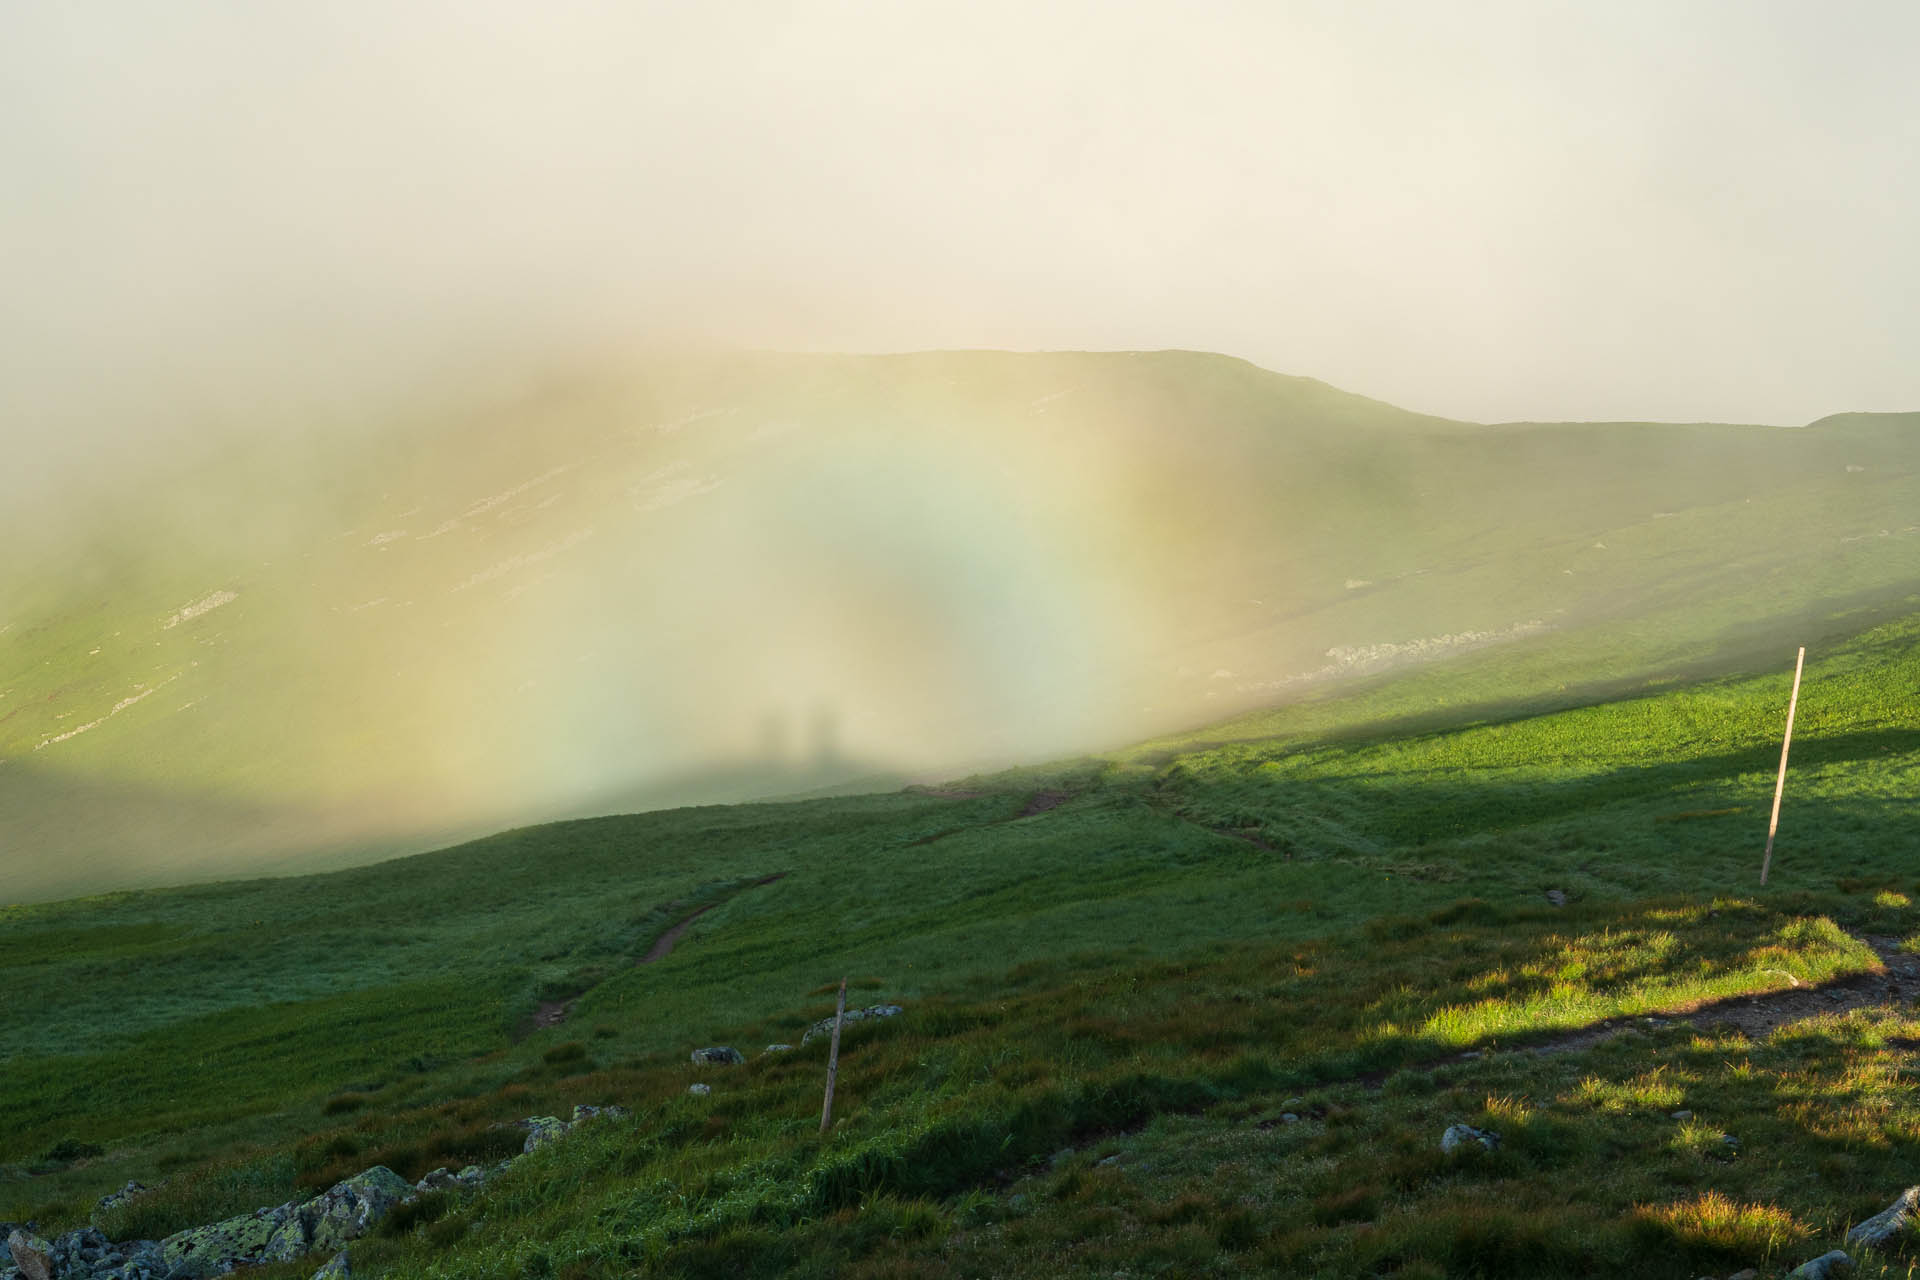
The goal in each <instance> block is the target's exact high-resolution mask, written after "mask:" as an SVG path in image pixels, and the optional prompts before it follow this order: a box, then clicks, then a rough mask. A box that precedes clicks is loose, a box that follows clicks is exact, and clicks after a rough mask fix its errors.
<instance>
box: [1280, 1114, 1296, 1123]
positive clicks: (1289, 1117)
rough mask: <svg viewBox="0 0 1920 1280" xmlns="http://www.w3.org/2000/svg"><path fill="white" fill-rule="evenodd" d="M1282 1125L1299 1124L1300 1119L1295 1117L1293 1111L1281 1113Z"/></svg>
mask: <svg viewBox="0 0 1920 1280" xmlns="http://www.w3.org/2000/svg"><path fill="white" fill-rule="evenodd" d="M1280 1123H1281V1124H1299V1123H1300V1117H1299V1116H1297V1115H1295V1114H1294V1113H1293V1112H1291V1111H1282V1112H1281V1113H1280Z"/></svg>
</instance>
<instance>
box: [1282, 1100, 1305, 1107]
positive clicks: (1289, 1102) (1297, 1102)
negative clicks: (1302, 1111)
mask: <svg viewBox="0 0 1920 1280" xmlns="http://www.w3.org/2000/svg"><path fill="white" fill-rule="evenodd" d="M1305 1102H1306V1099H1305V1098H1288V1099H1287V1100H1286V1101H1285V1102H1283V1103H1281V1104H1280V1105H1281V1106H1283V1107H1298V1106H1301V1105H1303V1104H1304V1103H1305Z"/></svg>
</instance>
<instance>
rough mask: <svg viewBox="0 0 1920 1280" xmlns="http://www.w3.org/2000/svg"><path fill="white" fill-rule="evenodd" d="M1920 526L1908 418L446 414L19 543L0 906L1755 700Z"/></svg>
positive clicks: (187, 470)
mask: <svg viewBox="0 0 1920 1280" xmlns="http://www.w3.org/2000/svg"><path fill="white" fill-rule="evenodd" d="M116 483H117V484H118V487H117V488H116V487H114V485H115V484H116ZM1917 513H1920V415H1914V414H1899V415H1888V414H1841V415H1837V416H1835V417H1831V418H1827V419H1823V420H1822V421H1820V422H1818V423H1815V424H1813V425H1812V426H1811V427H1809V428H1805V429H1796V430H1783V429H1777V428H1767V427H1750V426H1724V425H1673V424H1649V423H1608V424H1530V423H1511V424H1501V425H1495V426H1484V425H1476V424H1469V423H1461V422H1451V421H1446V420H1443V419H1438V418H1432V417H1426V416H1423V415H1419V414H1415V413H1409V412H1406V411H1404V410H1401V409H1396V408H1394V407H1392V406H1390V405H1385V404H1381V403H1379V402H1377V401H1373V400H1368V399H1365V398H1362V397H1360V396H1355V395H1350V394H1348V393H1346V392H1342V391H1339V390H1336V389H1334V388H1332V387H1329V386H1326V385H1325V384H1323V383H1319V382H1316V381H1313V380H1312V379H1307V378H1297V377H1287V376H1283V375H1279V374H1275V373H1270V372H1267V371H1265V370H1261V369H1258V368H1255V367H1254V366H1252V365H1249V364H1246V363H1244V362H1242V361H1238V360H1234V359H1229V358H1226V357H1222V356H1215V355H1206V354H1197V353H1189V352H1158V353H1110V354H1084V353H1065V354H1024V355H1016V354H1006V353H995V352H956V353H929V354H920V355H900V356H788V355H767V354H753V355H738V356H730V357H724V358H722V357H703V358H697V359H695V358H685V359H674V360H671V361H669V360H665V359H638V360H635V361H634V362H633V363H632V364H631V365H629V366H627V367H622V368H610V369H607V370H604V371H602V372H601V373H600V374H598V375H596V376H593V377H574V378H572V379H570V380H561V381H555V382H550V383H548V384H545V385H544V386H543V387H542V388H541V389H540V390H539V391H537V392H530V393H528V394H526V395H524V396H521V397H518V398H513V399H504V400H501V401H498V402H492V403H484V404H475V403H463V402H461V401H460V400H459V399H458V397H455V396H451V395H450V396H449V397H448V398H447V401H446V407H445V408H444V409H443V410H441V411H439V412H435V413H431V414H428V413H421V412H414V413H412V414H411V415H410V416H405V417H396V418H395V419H394V420H392V421H382V422H378V423H364V424H360V426H359V427H358V428H357V429H354V430H343V431H338V432H330V431H324V430H319V429H316V430H315V431H314V432H312V433H311V434H309V435H305V436H301V437H299V438H297V439H291V438H288V437H286V436H278V437H275V438H274V439H273V440H272V441H266V440H260V441H254V442H251V443H243V444H240V445H235V444H233V443H232V442H231V441H229V442H227V443H226V444H225V445H223V446H222V447H221V448H219V449H217V450H216V449H213V448H211V447H210V448H209V450H208V451H207V452H206V453H205V454H204V455H203V456H197V457H192V458H181V459H179V460H178V461H177V465H176V466H175V469H174V470H172V471H170V472H168V473H166V474H149V475H143V476H140V477H137V478H135V477H130V478H125V479H124V480H121V481H118V482H113V483H109V482H107V481H103V482H102V487H101V489H100V491H99V492H98V493H97V494H96V495H94V496H93V497H92V498H90V499H89V501H88V504H87V506H86V507H85V508H84V509H82V510H79V511H75V510H71V509H68V510H63V511H54V510H52V509H48V510H42V511H30V510H22V511H13V512H8V513H6V514H5V516H4V517H0V521H4V522H5V523H6V524H7V525H8V526H9V527H7V528H4V529H0V536H5V537H6V538H7V540H8V541H7V544H8V546H9V547H10V548H15V549H17V551H18V554H10V555H9V556H8V557H6V559H5V562H4V563H3V564H0V848H4V850H5V853H6V856H5V858H4V859H0V901H14V900H24V899H29V898H39V897H47V896H53V895H59V894H68V893H76V892H81V891H86V890H94V889H103V888H112V887H120V886H127V885H134V884H153V883H160V882H170V881H177V880H182V879H191V878H202V877H206V876H211V875H229V874H234V873H236V872H241V871H249V870H253V871H263V870H276V871H279V870H293V869H314V868H318V867H322V866H327V865H338V864H341V863H345V862H353V861H365V860H368V859H371V858H374V857H378V856H382V855H384V854H389V853H393V852H398V851H402V850H406V849H418V848H424V847H428V846H430V845H432V844H437V843H442V842H444V841H446V840H448V839H450V838H453V837H455V836H459V835H465V834H473V833H478V832H480V831H483V830H487V829H490V828H493V827H496V826H498V825H501V824H503V823H508V822H519V821H527V820H531V819H534V818H540V817H551V816H560V815H565V814H572V813H594V812H606V811H608V810H609V809H612V808H620V807H642V806H663V805H671V804H676V803H685V802H689V801H695V800H698V801H705V802H712V801H721V800H734V799H743V798H748V797H753V796H765V795H788V794H796V793H805V792H811V791H816V790H819V789H823V788H825V789H833V788H844V787H847V786H862V785H864V786H872V787H891V786H895V785H898V784H899V783H900V782H901V781H902V780H904V779H905V778H908V777H916V778H922V779H927V778H935V777H940V776H944V775H950V774H952V773H955V772H960V771H963V770H965V769H968V768H974V767H980V766H985V765H993V764H1000V763H1007V762H1012V761H1016V760H1022V759H1028V760H1031V759H1037V758H1044V757H1047V756H1057V755H1059V754H1062V753H1065V752H1069V751H1076V750H1086V749H1091V748H1100V747H1108V746H1113V745H1115V744H1118V743H1124V742H1129V741H1137V740H1139V739H1141V738H1143V737H1147V736H1150V735H1152V734H1156V733H1168V732H1173V731H1179V730H1186V729H1191V728H1192V727H1194V726H1197V725H1202V724H1207V723H1213V722H1218V721H1221V720H1223V719H1226V718H1228V717H1230V716H1232V715H1235V714H1237V713H1245V712H1248V711H1250V710H1253V709H1258V708H1270V707H1273V706H1275V705H1276V704H1281V705H1283V706H1284V707H1286V708H1291V710H1284V711H1282V712H1280V713H1279V715H1280V719H1279V720H1273V719H1271V718H1269V719H1266V720H1263V721H1262V722H1261V723H1262V731H1263V732H1264V731H1272V730H1275V729H1284V727H1285V723H1286V720H1285V718H1286V716H1288V715H1293V714H1304V712H1303V711H1302V708H1306V707H1315V708H1318V709H1317V710H1316V711H1314V712H1313V714H1314V715H1316V716H1318V717H1319V719H1318V720H1316V721H1315V723H1316V724H1320V725H1321V726H1322V727H1325V726H1326V725H1327V724H1328V723H1332V722H1337V721H1338V720H1339V717H1340V715H1342V714H1344V713H1343V712H1341V711H1339V709H1338V708H1339V707H1340V706H1342V705H1344V704H1342V703H1339V702H1329V701H1328V699H1329V697H1344V696H1345V695H1346V694H1347V693H1348V692H1349V691H1351V690H1354V689H1356V688H1364V687H1365V682H1367V681H1369V680H1371V679H1373V678H1376V677H1378V676H1380V675H1382V674H1384V673H1389V672H1405V671H1407V670H1409V669H1413V668H1420V669H1422V670H1447V671H1457V672H1458V673H1459V674H1458V678H1457V679H1453V680H1452V681H1451V682H1448V681H1444V680H1443V681H1441V682H1439V683H1437V684H1434V685H1432V686H1430V688H1429V690H1428V696H1426V701H1425V702H1424V703H1423V704H1422V705H1421V706H1420V707H1418V708H1400V709H1399V710H1400V711H1407V710H1415V709H1417V710H1419V711H1421V712H1422V713H1424V714H1429V715H1439V716H1441V717H1443V718H1444V717H1446V716H1449V715H1459V714H1467V713H1470V712H1474V711H1475V710H1476V709H1483V708H1485V707H1487V706H1489V705H1501V706H1507V705H1538V704H1544V703H1546V702H1554V701H1557V702H1566V701H1570V700H1574V699H1577V698H1578V697H1580V696H1582V695H1583V693H1591V692H1593V691H1596V690H1619V689H1626V688H1632V687H1636V686H1637V685H1639V684H1642V683H1644V682H1645V681H1647V680H1649V679H1656V678H1665V677H1670V676H1673V675H1675V674H1679V673H1682V672H1688V671H1703V670H1715V669H1729V668H1734V667H1739V666H1742V665H1752V664H1754V663H1763V664H1766V665H1769V666H1772V665H1777V664H1778V662H1779V661H1780V653H1781V652H1782V646H1783V645H1790V644H1791V643H1794V642H1809V641H1813V640H1816V639H1817V638H1818V636H1819V635H1820V634H1823V633H1824V632H1826V631H1831V630H1833V629H1836V628H1851V627H1856V626H1857V625H1859V624H1861V623H1862V622H1863V621H1864V620H1870V617H1871V616H1873V615H1875V614H1876V613H1878V612H1884V611H1887V610H1890V609H1896V608H1899V607H1903V606H1902V602H1903V601H1906V600H1908V599H1910V598H1911V597H1912V596H1913V595H1914V593H1915V592H1916V591H1920V514H1917ZM1784 652H1786V653H1787V654H1789V655H1790V654H1791V648H1790V647H1788V648H1785V649H1784ZM770 707H773V708H803V709H806V708H811V709H814V710H808V711H806V712H805V713H804V714H806V715H811V716H815V717H817V719H816V722H815V723H816V725H818V724H825V723H828V722H829V720H830V722H831V723H832V724H833V725H834V726H836V729H835V732H834V734H833V736H832V737H831V739H830V740H829V741H830V743H831V749H830V751H828V752H827V753H825V754H822V753H821V752H819V751H813V752H812V753H811V754H808V753H806V752H796V753H793V754H792V755H791V756H789V755H786V754H784V753H781V752H775V751H772V750H770V749H769V746H768V743H769V741H770V739H768V738H767V737H766V733H765V732H764V731H763V733H762V735H761V738H760V740H759V741H757V742H756V740H755V736H754V726H755V725H756V724H758V723H761V722H762V718H763V717H764V716H765V714H766V710H767V708H770ZM781 732H782V733H784V730H782V731H781ZM856 760H857V761H859V763H855V761H856ZM769 762H773V763H774V764H776V765H777V767H763V766H766V765H768V763H769Z"/></svg>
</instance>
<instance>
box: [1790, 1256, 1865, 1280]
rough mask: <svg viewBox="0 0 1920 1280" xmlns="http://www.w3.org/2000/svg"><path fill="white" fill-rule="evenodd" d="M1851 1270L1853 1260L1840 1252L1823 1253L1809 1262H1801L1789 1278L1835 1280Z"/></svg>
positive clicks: (1798, 1279)
mask: <svg viewBox="0 0 1920 1280" xmlns="http://www.w3.org/2000/svg"><path fill="white" fill-rule="evenodd" d="M1852 1270H1853V1259H1852V1258H1849V1257H1848V1256H1847V1255H1846V1254H1844V1253H1842V1252H1841V1251H1840V1250H1838V1249H1835V1250H1834V1251H1833V1252H1831V1253H1823V1254H1821V1255H1820V1256H1819V1257H1817V1258H1815V1259H1813V1260H1812V1261H1811V1262H1803V1263H1801V1264H1800V1265H1799V1266H1798V1267H1795V1268H1794V1269H1793V1270H1792V1271H1791V1272H1789V1273H1788V1275H1789V1276H1791V1277H1795V1278H1796V1280H1837V1278H1838V1277H1840V1276H1844V1275H1846V1274H1848V1273H1849V1272H1851V1271H1852Z"/></svg>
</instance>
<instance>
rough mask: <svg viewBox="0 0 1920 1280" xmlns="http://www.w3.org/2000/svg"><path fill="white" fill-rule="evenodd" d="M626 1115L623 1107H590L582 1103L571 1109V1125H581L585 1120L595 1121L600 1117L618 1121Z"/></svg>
mask: <svg viewBox="0 0 1920 1280" xmlns="http://www.w3.org/2000/svg"><path fill="white" fill-rule="evenodd" d="M626 1114H627V1109H626V1108H625V1107H590V1106H588V1105H586V1104H585V1103H584V1102H583V1103H581V1104H579V1105H578V1106H576V1107H574V1109H573V1123H574V1124H581V1123H583V1122H584V1121H587V1120H597V1119H599V1118H600V1117H601V1116H605V1117H606V1118H607V1119H609V1120H618V1119H620V1118H621V1117H622V1116H624V1115H626Z"/></svg>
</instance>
